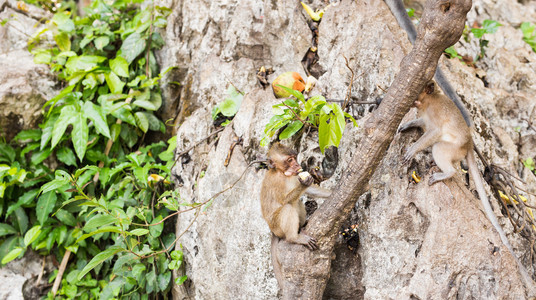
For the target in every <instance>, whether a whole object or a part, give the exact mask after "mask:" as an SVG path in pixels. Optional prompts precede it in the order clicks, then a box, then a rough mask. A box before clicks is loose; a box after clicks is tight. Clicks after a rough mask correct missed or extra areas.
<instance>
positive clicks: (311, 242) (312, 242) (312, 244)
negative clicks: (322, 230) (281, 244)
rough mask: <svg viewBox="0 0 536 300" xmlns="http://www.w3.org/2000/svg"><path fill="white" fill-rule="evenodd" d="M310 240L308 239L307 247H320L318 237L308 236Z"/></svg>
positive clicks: (313, 248) (315, 248) (314, 248)
mask: <svg viewBox="0 0 536 300" xmlns="http://www.w3.org/2000/svg"><path fill="white" fill-rule="evenodd" d="M308 238H309V241H307V248H309V250H311V251H314V250H317V249H318V245H317V244H316V239H315V238H313V237H310V236H308Z"/></svg>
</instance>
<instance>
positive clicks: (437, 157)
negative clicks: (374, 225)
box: [398, 81, 535, 292]
mask: <svg viewBox="0 0 536 300" xmlns="http://www.w3.org/2000/svg"><path fill="white" fill-rule="evenodd" d="M415 106H416V107H417V109H418V115H419V118H418V119H416V120H413V121H410V122H407V123H404V124H402V125H400V127H399V129H398V132H402V131H405V130H408V129H409V128H412V127H420V128H422V129H423V130H424V134H423V135H422V136H421V137H420V138H419V139H418V140H417V142H415V143H414V144H413V145H412V146H411V147H409V148H408V150H407V151H406V153H405V155H404V163H408V162H409V161H411V159H412V158H413V157H414V156H415V154H417V153H418V152H420V151H422V150H424V149H426V148H428V147H429V146H432V157H433V159H434V162H435V163H436V165H437V166H438V167H439V169H440V170H441V172H439V173H435V174H432V176H431V177H430V180H429V182H428V183H429V185H432V184H434V183H437V182H439V181H443V180H446V179H449V178H451V177H452V176H453V175H454V174H455V173H456V169H455V168H454V164H455V163H458V162H460V161H461V160H462V159H464V158H465V159H466V161H467V164H468V165H469V174H470V176H471V177H472V178H473V180H474V183H475V187H476V190H477V192H478V196H479V197H480V200H481V201H482V206H483V207H484V211H485V213H486V216H487V217H488V219H489V220H490V222H491V224H492V225H493V227H495V230H497V232H498V233H499V236H500V237H501V240H502V242H503V244H504V245H505V246H506V248H508V250H509V251H510V253H511V254H512V256H513V257H514V260H515V261H516V263H517V265H518V268H519V272H520V274H521V277H522V278H523V280H524V281H525V284H526V286H527V287H528V288H529V290H531V292H533V291H534V289H535V286H534V282H533V281H532V279H531V278H530V276H529V274H528V273H527V271H526V269H525V267H524V266H523V265H522V264H521V262H520V261H519V259H518V258H517V257H516V255H515V254H514V250H513V248H512V246H511V245H510V242H509V241H508V238H507V237H506V234H505V233H504V231H503V230H502V228H501V226H500V225H499V221H498V220H497V217H496V216H495V214H494V213H493V209H492V208H491V204H490V202H489V199H488V196H487V195H486V190H485V189H484V179H483V178H482V175H481V174H480V171H479V170H478V167H477V164H476V159H475V154H474V152H473V139H472V136H471V128H470V127H469V126H468V125H467V124H466V123H465V121H464V118H463V116H462V114H461V112H460V111H459V110H458V109H457V107H456V106H455V105H454V103H453V102H452V101H450V99H449V98H448V97H446V96H445V95H443V94H440V92H439V91H438V89H437V88H436V87H435V83H434V82H433V81H430V82H428V83H427V84H426V85H425V87H424V90H423V91H422V92H421V93H420V94H419V96H418V98H417V100H416V101H415Z"/></svg>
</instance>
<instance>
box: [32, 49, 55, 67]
mask: <svg viewBox="0 0 536 300" xmlns="http://www.w3.org/2000/svg"><path fill="white" fill-rule="evenodd" d="M32 54H33V55H34V58H33V61H34V63H36V64H49V63H50V62H51V61H52V54H51V52H50V50H46V49H39V50H37V51H34V52H32Z"/></svg>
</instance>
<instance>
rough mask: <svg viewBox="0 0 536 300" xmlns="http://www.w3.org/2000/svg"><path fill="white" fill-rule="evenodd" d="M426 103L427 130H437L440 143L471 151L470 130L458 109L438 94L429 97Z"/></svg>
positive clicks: (445, 97)
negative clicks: (439, 131)
mask: <svg viewBox="0 0 536 300" xmlns="http://www.w3.org/2000/svg"><path fill="white" fill-rule="evenodd" d="M426 101H427V102H428V103H426V105H425V109H426V115H427V120H425V124H426V127H427V130H428V129H431V128H429V127H435V128H439V129H440V130H441V138H440V140H441V141H443V142H448V143H453V144H456V145H458V146H460V147H462V148H464V149H466V150H469V149H471V148H472V138H471V129H470V128H469V127H468V126H467V123H466V122H465V120H464V118H463V115H462V114H461V112H460V110H459V109H458V107H456V105H455V104H454V103H453V102H452V101H451V100H450V99H449V98H447V96H445V95H442V94H439V93H437V94H434V95H429V96H428V97H427V99H426Z"/></svg>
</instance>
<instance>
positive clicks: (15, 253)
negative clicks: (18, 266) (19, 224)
mask: <svg viewBox="0 0 536 300" xmlns="http://www.w3.org/2000/svg"><path fill="white" fill-rule="evenodd" d="M23 250H24V249H23V248H21V247H16V248H15V249H13V250H11V252H9V253H8V254H7V255H6V256H4V258H2V264H3V265H5V264H7V263H8V262H10V261H12V260H14V259H15V258H17V257H18V256H19V255H20V254H21V253H22V251H23Z"/></svg>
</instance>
